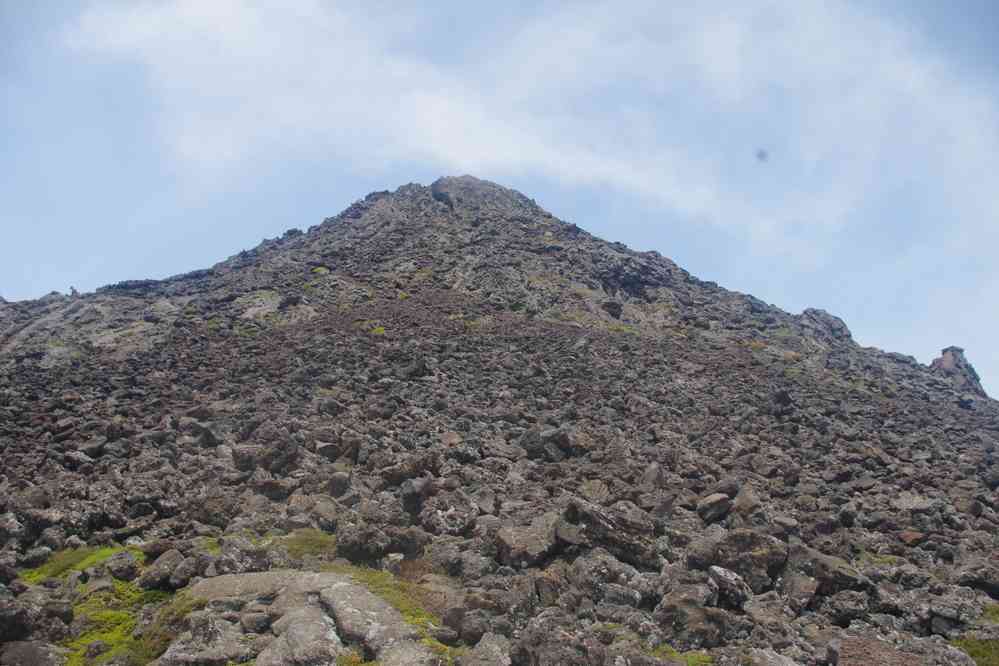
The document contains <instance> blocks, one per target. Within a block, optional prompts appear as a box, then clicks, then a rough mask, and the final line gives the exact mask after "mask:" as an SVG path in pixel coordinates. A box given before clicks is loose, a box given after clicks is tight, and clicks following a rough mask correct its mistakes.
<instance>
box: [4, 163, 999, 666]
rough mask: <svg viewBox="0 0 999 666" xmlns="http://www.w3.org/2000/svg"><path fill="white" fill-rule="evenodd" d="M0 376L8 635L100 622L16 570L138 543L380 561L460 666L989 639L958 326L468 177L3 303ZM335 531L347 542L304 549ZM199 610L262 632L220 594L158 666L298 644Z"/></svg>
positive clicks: (992, 442) (993, 435)
mask: <svg viewBox="0 0 999 666" xmlns="http://www.w3.org/2000/svg"><path fill="white" fill-rule="evenodd" d="M0 373H2V374H0V453H2V459H3V463H4V465H3V470H2V476H0V548H2V549H0V582H3V583H8V584H9V588H10V590H11V591H12V592H13V596H12V598H11V599H9V600H7V601H0V604H5V606H4V609H0V611H2V612H0V618H6V617H11V618H15V620H9V622H11V623H12V624H11V627H13V626H15V625H16V626H17V627H20V629H19V630H18V631H16V632H15V631H7V632H0V636H11V637H20V638H27V639H31V640H33V641H34V643H32V645H33V646H34V647H36V648H38V649H42V648H40V647H38V646H39V645H40V644H41V643H43V642H45V641H48V642H56V643H58V642H66V641H71V639H72V638H73V637H78V636H80V635H81V633H82V635H86V633H85V630H86V622H84V623H83V626H81V622H80V620H79V618H78V619H77V620H74V621H73V622H75V623H76V624H74V623H73V622H67V619H68V618H66V617H59V616H51V615H48V614H46V613H45V612H44V610H39V609H44V608H46V604H49V605H51V604H53V603H64V604H70V605H73V604H75V605H76V606H77V607H79V606H80V604H81V603H83V602H82V601H81V599H80V596H79V595H80V592H79V590H78V589H76V588H75V587H74V586H73V585H69V584H68V583H59V584H56V583H51V584H50V585H49V586H48V587H39V586H29V585H25V584H24V582H23V581H24V577H25V575H26V574H25V573H24V571H25V570H26V569H27V568H30V567H33V566H37V565H39V564H40V563H42V562H43V561H45V559H46V558H47V557H48V554H49V550H60V549H63V548H65V547H67V546H73V545H82V544H83V543H84V542H86V543H88V544H90V545H92V546H97V545H110V546H112V547H113V545H114V544H119V545H126V544H128V543H133V544H135V546H136V547H137V548H140V549H142V550H143V551H144V552H145V553H146V555H147V556H148V559H149V560H150V562H151V564H148V565H147V566H146V568H144V569H137V571H136V574H137V575H139V574H140V573H141V575H140V577H139V578H138V579H137V580H139V582H143V581H144V583H143V584H144V585H147V586H148V587H151V588H166V589H170V590H173V589H187V586H188V584H189V583H191V582H192V581H195V580H197V579H199V578H201V579H204V580H205V581H210V580H212V579H213V578H215V577H217V576H220V575H234V576H251V575H253V573H252V572H260V571H265V570H271V569H284V568H292V569H294V570H299V571H304V570H306V569H316V568H323V567H333V566H341V567H345V566H348V564H347V562H349V563H350V565H355V566H356V565H363V566H373V567H376V568H378V567H385V568H387V569H388V570H390V571H394V572H396V573H398V574H400V575H401V578H402V579H408V580H410V582H407V583H406V585H413V586H414V587H413V588H412V591H413V594H415V595H416V596H417V597H418V598H420V599H423V600H425V601H426V603H427V605H428V613H429V616H430V617H433V618H434V620H433V621H432V622H429V624H427V625H426V626H427V627H432V629H426V627H425V629H426V631H430V632H431V633H432V635H426V636H424V637H423V640H424V641H427V642H431V643H434V644H435V645H437V646H440V647H441V649H440V650H438V652H436V653H434V654H433V655H431V656H427V655H426V654H424V655H423V656H422V657H419V658H415V657H413V658H411V659H417V661H412V660H411V661H409V662H406V661H402V662H399V663H417V662H418V661H419V659H428V660H433V659H437V660H441V659H450V658H452V657H453V656H454V654H457V650H452V649H451V648H445V646H449V645H454V646H462V645H463V646H466V647H468V648H472V647H474V646H476V645H477V644H480V643H481V644H480V645H478V647H475V648H474V650H472V651H471V652H470V653H468V654H467V655H465V656H464V657H463V658H464V659H465V660H466V662H467V663H503V661H502V658H500V660H499V661H495V660H494V661H489V659H488V658H487V657H485V656H482V655H486V654H494V653H507V654H509V655H510V657H511V658H512V659H513V663H536V664H554V663H587V664H588V663H594V664H604V663H616V662H615V661H614V659H616V658H617V657H619V656H622V657H624V658H627V659H630V660H631V661H629V662H627V663H632V664H639V663H669V661H668V660H669V658H670V654H673V653H671V652H670V650H672V649H674V648H675V649H676V650H680V651H683V650H691V649H707V650H709V652H710V654H711V655H712V656H713V657H714V658H715V659H716V660H717V662H718V663H761V664H762V663H790V662H780V661H779V658H780V657H779V656H778V654H780V655H783V656H784V657H786V658H787V659H791V660H794V661H796V662H797V663H826V662H827V661H828V659H829V655H830V654H831V653H835V652H836V651H837V650H839V651H841V652H842V653H843V659H842V660H841V661H840V663H850V659H851V658H852V656H851V655H852V654H854V653H858V652H859V653H864V652H866V653H867V654H870V650H873V649H875V647H876V648H877V649H880V650H883V651H886V652H883V655H884V657H883V659H884V661H883V663H891V659H896V658H898V659H905V660H906V661H908V662H910V663H919V661H920V660H922V661H923V663H955V664H956V663H967V662H966V661H962V660H963V659H965V658H964V657H963V656H962V653H961V652H959V651H957V650H953V649H951V648H948V647H947V646H946V645H945V644H943V643H940V642H939V641H933V640H931V639H929V638H927V637H928V636H932V635H938V636H943V637H945V638H948V639H967V640H991V639H995V638H997V635H996V631H997V630H996V628H995V626H994V625H991V624H989V620H988V618H989V617H990V615H989V613H990V612H992V613H994V612H995V611H989V609H990V608H992V609H995V608H996V607H995V606H994V599H995V598H996V597H997V595H999V563H997V561H996V560H995V555H994V553H995V552H996V547H997V545H999V540H997V534H999V515H997V513H996V512H997V510H999V499H997V495H996V488H997V486H999V469H997V467H996V466H995V465H994V464H993V458H994V452H995V450H996V448H997V441H999V404H997V403H996V402H995V401H992V400H990V399H989V398H987V397H986V396H985V395H984V392H983V391H982V390H981V387H980V385H979V384H978V383H977V377H976V376H975V374H974V370H973V368H971V366H970V364H968V363H967V361H966V360H965V359H964V357H963V354H962V353H961V351H960V349H959V348H955V347H950V348H948V349H946V350H944V355H943V357H942V358H941V359H940V360H939V361H938V362H935V363H934V364H933V366H932V367H926V366H922V365H920V364H918V363H916V362H915V360H913V359H911V358H910V357H905V356H902V355H898V354H890V353H884V352H881V351H880V350H876V349H869V348H862V347H860V346H859V345H857V344H856V343H855V342H854V341H853V340H852V338H851V336H850V332H849V330H848V328H847V327H846V325H845V324H844V323H843V322H842V321H840V320H839V319H837V318H836V317H834V316H832V315H829V314H827V313H825V312H822V311H820V310H806V311H805V312H804V313H802V314H801V315H791V314H788V313H785V312H783V311H781V310H779V309H777V308H774V307H772V306H769V305H767V304H765V303H763V302H761V301H759V300H758V299H755V298H753V297H751V296H747V295H742V294H738V293H735V292H730V291H727V290H725V289H722V288H720V287H718V286H717V285H715V284H713V283H710V282H702V281H700V280H698V279H696V278H694V277H693V276H691V275H689V274H688V273H687V272H685V271H684V270H682V269H681V268H679V267H678V266H676V265H675V264H674V263H673V262H671V261H670V260H668V259H666V258H664V257H662V256H660V255H658V254H657V253H638V252H634V251H631V250H629V249H627V248H626V247H624V246H622V245H620V244H610V243H606V242H605V241H602V240H600V239H597V238H595V237H593V236H591V235H589V234H587V233H586V232H584V231H582V230H580V229H579V228H577V227H575V226H574V225H570V224H566V223H564V222H561V221H559V220H557V219H555V218H554V217H552V216H551V215H550V214H548V213H546V212H545V211H544V210H542V209H541V208H540V207H538V206H537V205H536V204H535V203H534V202H533V201H531V200H529V199H527V198H526V197H524V196H522V195H520V194H518V193H516V192H513V191H510V190H507V189H504V188H502V187H500V186H497V185H494V184H491V183H486V182H484V181H479V180H476V179H474V178H471V177H461V178H445V179H441V180H439V181H437V182H436V183H434V184H433V185H432V186H430V187H423V186H419V185H407V186H404V187H402V188H399V189H398V190H396V191H395V192H392V193H389V192H382V193H375V194H372V195H369V196H368V197H366V198H365V199H364V200H363V201H360V202H358V203H356V204H354V205H353V206H351V207H350V208H348V209H347V210H346V211H344V212H343V213H341V214H340V215H338V216H336V217H334V218H330V219H327V220H326V221H324V222H323V223H322V224H320V225H318V226H316V227H313V228H311V229H309V230H308V231H307V232H304V233H303V232H299V231H296V230H291V231H289V232H287V233H286V234H285V235H284V236H283V237H282V238H280V239H276V240H272V241H266V242H264V243H263V244H261V245H260V246H259V247H257V248H255V249H253V250H250V251H246V252H242V253H240V254H238V255H235V256H233V257H231V258H229V259H228V260H226V261H224V262H221V263H219V264H217V265H216V266H214V267H212V268H211V269H208V270H205V271H197V272H195V273H191V274H187V275H183V276H178V277H176V278H171V279H168V280H163V281H130V282H122V283H119V284H116V285H110V286H108V287H105V288H102V289H99V290H98V291H97V292H96V293H94V294H86V295H82V296H73V297H64V296H59V295H52V296H49V297H46V298H43V299H40V300H38V301H32V302H24V303H0ZM309 529H314V530H321V531H322V532H323V533H329V534H334V535H335V538H336V542H337V545H336V551H335V555H336V556H339V557H342V558H345V560H346V561H347V562H341V564H340V565H336V564H331V563H329V562H327V560H330V559H331V558H332V557H333V552H332V550H331V549H330V548H322V549H319V550H317V551H316V552H309V553H305V554H304V555H303V554H302V553H301V552H298V551H296V550H295V548H292V547H290V546H289V544H292V543H294V538H295V535H299V536H300V535H302V534H313V533H311V532H302V530H309ZM296 530H299V531H298V532H296ZM288 535H291V536H288ZM317 538H319V537H317ZM261 539H263V541H262V542H261ZM319 542H320V543H325V542H323V541H322V540H321V538H320V541H319ZM206 544H215V545H214V546H211V547H209V545H206ZM46 549H49V550H46ZM293 551H294V552H293ZM127 552H128V551H123V553H126V554H127ZM165 553H171V555H170V556H169V557H167V555H166V554H165ZM174 553H175V554H174ZM115 557H122V558H124V557H125V555H122V554H119V555H115ZM165 557H166V558H167V559H166V560H164V559H163V558H165ZM400 557H401V558H403V559H401V561H400V559H399V558H400ZM157 558H158V559H157ZM153 560H155V561H153ZM168 565H169V566H168ZM157 566H159V567H160V568H161V569H163V570H164V571H166V570H167V569H169V571H167V575H166V576H165V578H164V577H163V576H161V577H160V578H159V579H157V578H156V577H155V576H154V575H153V574H152V573H150V572H151V571H154V570H155V569H156V567H157ZM4 571H6V573H4ZM178 571H179V572H180V573H178ZM19 572H20V573H19ZM354 574H355V577H358V576H362V575H367V574H360V573H358V570H354ZM17 575H19V576H20V577H21V578H20V579H17V580H15V576H17ZM86 575H87V576H90V577H92V578H93V579H96V580H100V579H101V578H102V577H103V576H107V575H111V576H113V574H112V573H110V572H104V571H102V570H100V569H99V568H98V569H97V570H94V571H92V572H91V573H90V574H86ZM301 575H305V574H301ZM28 577H29V578H30V576H28ZM310 580H311V579H310ZM74 584H75V583H74ZM310 584H311V583H310ZM325 584H326V583H324V585H325ZM329 584H330V585H333V583H329ZM198 585H202V584H201V583H199V584H198ZM303 589H304V588H303ZM316 593H317V594H318V593H319V592H318V588H317V592H316ZM324 593H325V592H324ZM990 595H991V600H990ZM2 596H3V595H0V597H2ZM250 601H251V603H250V606H253V604H258V605H259V603H258V602H259V599H257V598H256V597H255V598H254V599H253V600H250ZM220 603H221V602H220ZM226 603H228V602H226ZM240 603H243V604H245V603H247V599H243V600H242V601H241V602H240ZM336 603H340V602H339V601H335V602H333V605H334V606H335V605H336ZM990 604H993V605H991V606H990ZM216 605H218V604H216ZM222 605H224V604H222ZM324 608H326V607H325V606H324ZM19 609H20V610H19ZM300 610H301V609H300ZM22 611H23V612H22ZM327 611H328V615H325V616H323V618H320V619H316V620H315V621H316V622H317V623H318V624H317V625H316V626H323V625H322V622H327V621H328V622H330V623H332V625H335V628H336V630H337V631H339V633H340V638H341V639H342V643H344V644H349V645H351V646H354V647H356V648H357V649H359V650H360V651H361V652H363V653H364V655H365V656H366V657H368V658H372V657H378V658H379V659H381V660H382V661H383V662H384V661H386V659H387V658H388V657H387V656H386V654H387V653H386V654H383V652H385V651H387V650H388V648H387V647H386V646H384V645H380V644H376V643H372V642H371V640H368V639H365V638H363V637H356V636H354V637H352V636H353V635H352V634H351V633H350V631H349V630H348V629H347V628H345V627H346V626H347V624H349V623H347V624H344V623H345V622H346V620H344V618H342V617H338V616H337V615H336V613H335V612H334V611H330V610H329V609H328V608H327ZM296 612H297V611H296ZM302 612H305V611H304V610H303V611H302ZM309 612H313V611H309ZM4 613H6V615H4ZM19 613H21V614H20V615H19ZM203 613H206V614H207V619H204V621H209V620H210V621H212V622H222V623H226V622H228V623H229V624H225V625H224V626H225V627H226V629H225V631H226V632H230V633H232V634H233V635H236V634H238V635H240V636H243V637H244V639H243V643H239V641H236V642H235V643H233V645H235V644H236V643H239V644H240V645H242V644H244V643H245V641H246V640H247V637H248V639H249V640H251V641H252V642H253V644H254V645H255V646H257V648H259V649H257V648H255V649H256V650H257V651H256V652H253V651H252V650H251V651H250V652H240V653H238V654H237V652H235V651H233V650H234V649H235V648H233V647H232V645H230V646H229V648H226V647H225V646H226V645H228V644H227V643H225V642H224V641H222V642H219V641H221V639H218V640H217V641H216V642H215V643H212V640H214V639H210V638H209V637H207V635H206V634H203V633H199V630H198V626H200V625H198V622H201V621H202V616H200V615H198V614H197V613H195V614H194V616H192V617H194V618H195V619H193V620H190V621H188V622H187V624H184V623H183V622H180V623H178V624H177V626H176V627H175V628H174V633H176V634H177V635H178V636H180V638H179V639H178V640H175V641H174V644H173V647H171V648H170V650H169V651H168V652H167V654H166V656H164V657H162V658H161V660H160V663H162V664H164V665H165V664H170V663H195V662H197V659H195V660H194V662H192V661H190V660H188V661H186V662H185V661H183V659H184V658H186V657H183V656H182V654H187V655H188V656H190V654H202V652H204V651H205V650H208V651H211V650H215V651H216V652H218V653H225V654H226V656H225V659H233V660H238V659H237V657H239V659H242V658H243V657H244V656H245V657H247V658H249V656H252V655H253V654H257V655H263V657H261V658H262V659H265V661H266V659H271V658H275V659H277V657H274V656H273V655H272V653H275V654H283V655H284V656H285V657H287V655H288V654H290V653H288V652H287V650H292V648H291V647H288V644H287V643H288V640H290V639H286V638H285V637H284V634H282V633H280V631H277V630H271V629H268V628H267V627H262V626H257V625H254V624H253V622H252V621H249V620H246V619H245V617H242V616H237V617H236V618H233V617H223V616H218V614H217V613H216V614H215V615H212V613H211V611H210V610H209V611H203ZM244 615H246V613H244ZM22 616H23V618H26V619H24V620H23V621H21V620H16V618H17V617H22ZM407 617H408V616H407ZM992 617H995V615H994V614H993V615H992ZM273 619H275V621H277V618H273ZM3 621H7V620H3ZM230 625H232V626H230ZM274 626H279V625H278V624H276V625H274ZM185 629H188V630H190V631H191V633H183V631H184V630H185ZM223 633H224V632H223ZM875 638H878V639H888V640H889V643H885V644H881V643H869V641H871V640H874V639H875ZM0 640H2V639H0ZM282 641H283V642H282ZM216 643H217V644H216ZM67 644H68V643H67ZM420 645H422V644H420ZM872 646H875V647H872ZM22 647H23V646H20V645H19V647H18V649H22ZM424 648H426V646H423V648H414V649H424ZM24 649H26V648H24ZM226 649H229V652H225V651H226ZM330 649H331V650H333V652H331V653H330V654H333V653H334V652H335V649H334V648H330ZM337 649H339V648H337ZM344 649H346V648H344ZM97 650H98V652H97V653H98V654H99V648H97ZM185 650H186V651H187V652H184V651H185ZM199 650H201V652H199ZM280 650H286V652H285V653H280V652H279V651H280ZM159 651H162V647H161V648H160V650H159ZM268 651H270V652H268ZM276 651H277V652H276ZM251 653H252V654H251ZM470 655H471V656H470ZM475 655H478V656H475ZM899 655H901V656H899ZM479 657H481V659H482V660H481V661H475V659H477V658H479ZM80 658H81V659H84V657H82V656H81V657H80ZM95 658H96V657H95ZM198 658H199V659H200V658H201V657H198ZM289 658H290V657H289ZM192 659H194V658H193V657H192ZM205 659H207V657H205ZM656 659H658V660H659V661H656ZM768 659H770V660H771V661H766V660H768ZM171 660H173V661H171ZM739 660H743V661H741V662H740V661H739ZM746 660H749V661H746ZM752 660H755V661H752ZM775 660H776V661H775ZM81 663H86V661H85V660H84V661H83V662H81ZM197 663H200V662H197ZM205 663H208V662H205ZM221 663H225V662H224V661H223V662H221ZM258 663H261V662H260V661H259V660H258ZM274 663H281V661H280V659H279V660H278V661H276V662H274ZM301 663H312V662H301ZM317 663H318V662H317ZM426 663H432V661H427V662H426Z"/></svg>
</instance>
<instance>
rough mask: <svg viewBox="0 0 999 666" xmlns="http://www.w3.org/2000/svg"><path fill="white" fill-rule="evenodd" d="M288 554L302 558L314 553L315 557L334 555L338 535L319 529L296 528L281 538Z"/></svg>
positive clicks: (330, 556)
mask: <svg viewBox="0 0 999 666" xmlns="http://www.w3.org/2000/svg"><path fill="white" fill-rule="evenodd" d="M281 541H282V543H283V544H284V547H285V548H286V549H287V551H288V555H290V556H291V557H293V558H295V559H296V560H300V559H302V558H303V557H306V556H308V555H312V556H315V557H328V558H332V557H334V554H335V553H336V537H335V536H333V535H332V534H327V533H326V532H323V531H322V530H317V529H311V528H306V529H300V530H295V531H294V532H292V533H291V534H289V535H288V536H286V537H284V538H282V539H281Z"/></svg>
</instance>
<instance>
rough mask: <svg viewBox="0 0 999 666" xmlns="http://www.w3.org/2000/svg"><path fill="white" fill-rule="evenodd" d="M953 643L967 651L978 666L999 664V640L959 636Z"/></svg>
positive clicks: (997, 665)
mask: <svg viewBox="0 0 999 666" xmlns="http://www.w3.org/2000/svg"><path fill="white" fill-rule="evenodd" d="M951 645H953V646H954V647H956V648H958V649H959V650H964V651H965V652H967V653H968V656H969V657H971V658H972V659H973V660H974V661H975V664H976V665H977V666H999V640H996V639H991V640H988V639H979V638H959V639H957V640H955V641H951Z"/></svg>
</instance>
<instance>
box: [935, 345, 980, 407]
mask: <svg viewBox="0 0 999 666" xmlns="http://www.w3.org/2000/svg"><path fill="white" fill-rule="evenodd" d="M930 370H932V371H933V372H935V373H937V374H938V375H940V376H942V377H946V378H947V379H948V380H949V381H950V383H951V384H953V386H954V388H956V389H957V390H959V391H963V392H967V393H972V394H974V395H976V396H979V397H985V389H983V388H982V384H981V381H980V378H979V376H978V373H977V372H975V368H974V366H972V365H971V363H969V362H968V359H966V358H965V357H964V350H963V349H961V348H960V347H954V346H951V347H946V348H944V349H943V350H941V352H940V358H937V359H934V360H933V362H932V363H931V364H930Z"/></svg>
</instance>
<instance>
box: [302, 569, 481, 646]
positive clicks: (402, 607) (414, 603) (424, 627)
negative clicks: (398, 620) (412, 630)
mask: <svg viewBox="0 0 999 666" xmlns="http://www.w3.org/2000/svg"><path fill="white" fill-rule="evenodd" d="M322 570H323V571H330V572H334V573H339V574H344V575H347V576H350V577H351V578H353V579H354V580H355V581H357V582H358V583H360V584H361V585H363V586H364V587H366V588H367V589H368V590H369V591H370V592H372V593H373V594H375V595H377V596H378V597H380V598H381V599H383V600H384V601H386V602H388V603H389V605H391V606H392V607H393V608H395V609H396V610H397V611H399V613H400V614H401V615H402V619H403V620H404V621H405V622H406V623H407V624H409V625H411V626H413V627H416V629H417V630H418V631H419V632H420V636H421V640H420V643H421V644H422V645H423V646H424V647H426V648H428V649H430V650H431V651H432V652H433V653H434V654H436V655H437V656H439V657H441V660H442V662H443V663H444V664H453V663H454V662H455V660H456V659H457V658H458V657H459V656H461V655H462V654H464V653H465V651H466V648H464V647H461V646H458V647H452V646H448V645H445V644H443V643H441V642H440V641H439V640H437V639H436V638H434V630H435V629H437V628H438V627H440V626H441V620H440V618H439V617H438V616H437V615H436V614H434V613H432V612H431V611H429V610H428V609H427V608H426V607H425V605H424V603H422V602H421V599H422V598H424V597H425V595H426V592H425V591H424V590H423V588H421V587H420V586H419V585H418V584H416V583H413V582H410V581H407V580H402V579H400V578H398V577H396V576H393V575H392V574H390V573H388V572H387V571H378V570H376V569H368V568H366V567H358V566H353V565H350V564H341V563H336V562H334V563H331V564H327V565H324V566H323V567H322Z"/></svg>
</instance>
